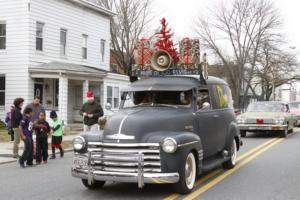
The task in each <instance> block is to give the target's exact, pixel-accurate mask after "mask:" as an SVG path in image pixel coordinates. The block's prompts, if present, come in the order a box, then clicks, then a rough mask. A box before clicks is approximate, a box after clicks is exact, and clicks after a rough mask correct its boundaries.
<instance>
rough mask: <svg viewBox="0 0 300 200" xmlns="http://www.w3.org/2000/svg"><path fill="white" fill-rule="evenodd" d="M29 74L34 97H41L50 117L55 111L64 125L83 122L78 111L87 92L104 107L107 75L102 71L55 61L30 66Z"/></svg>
mask: <svg viewBox="0 0 300 200" xmlns="http://www.w3.org/2000/svg"><path fill="white" fill-rule="evenodd" d="M29 71H30V76H31V78H32V79H33V85H34V89H33V96H35V95H37V96H40V97H41V103H42V104H43V105H44V107H45V109H46V114H47V117H49V114H50V111H51V110H56V111H57V112H58V116H60V118H61V119H63V120H64V122H65V124H76V123H82V120H83V119H82V117H81V116H80V115H79V110H80V108H81V106H82V104H83V103H84V102H85V95H86V92H87V91H88V90H90V91H93V92H94V96H95V101H96V102H98V103H99V104H101V105H102V106H103V104H104V95H103V93H104V83H103V79H104V77H105V76H106V72H105V71H103V70H100V69H96V68H91V67H87V66H82V65H75V64H69V63H58V62H52V63H48V64H42V65H39V66H36V67H31V68H30V69H29ZM48 119H49V118H48Z"/></svg>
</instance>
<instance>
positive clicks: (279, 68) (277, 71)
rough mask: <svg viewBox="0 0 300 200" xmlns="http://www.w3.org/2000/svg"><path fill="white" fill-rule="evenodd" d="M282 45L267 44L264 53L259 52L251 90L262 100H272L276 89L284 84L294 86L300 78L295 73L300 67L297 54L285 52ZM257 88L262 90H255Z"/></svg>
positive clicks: (263, 49) (279, 43)
mask: <svg viewBox="0 0 300 200" xmlns="http://www.w3.org/2000/svg"><path fill="white" fill-rule="evenodd" d="M281 44H282V42H281V41H272V42H271V43H265V45H264V46H263V48H262V49H261V50H262V51H261V52H259V56H258V60H257V65H256V67H255V69H254V77H256V80H255V81H253V82H252V84H250V89H251V91H252V93H253V94H254V95H255V96H257V97H258V99H260V100H270V98H271V95H272V93H273V95H274V90H275V88H277V87H279V86H281V85H284V84H292V83H293V82H295V81H296V80H299V78H300V76H299V75H297V74H296V73H295V71H296V69H297V68H298V67H299V63H298V61H297V58H296V54H294V53H292V52H290V51H288V50H283V49H282V48H280V47H281V46H282V45H281ZM256 86H258V87H260V88H261V89H260V90H255V87H256ZM257 91H260V93H258V92H257Z"/></svg>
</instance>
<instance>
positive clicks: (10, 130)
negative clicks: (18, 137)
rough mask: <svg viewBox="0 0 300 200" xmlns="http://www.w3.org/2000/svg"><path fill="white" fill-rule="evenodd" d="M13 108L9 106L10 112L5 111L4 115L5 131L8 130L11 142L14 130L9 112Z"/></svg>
mask: <svg viewBox="0 0 300 200" xmlns="http://www.w3.org/2000/svg"><path fill="white" fill-rule="evenodd" d="M13 109H14V106H11V110H10V112H7V113H6V117H5V123H6V127H7V131H8V135H10V141H11V142H13V141H14V130H13V127H12V117H11V112H12V110H13Z"/></svg>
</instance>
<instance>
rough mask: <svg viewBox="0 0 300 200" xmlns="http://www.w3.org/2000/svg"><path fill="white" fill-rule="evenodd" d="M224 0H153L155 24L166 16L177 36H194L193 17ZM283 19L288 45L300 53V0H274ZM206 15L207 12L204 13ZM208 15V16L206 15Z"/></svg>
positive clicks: (157, 24)
mask: <svg viewBox="0 0 300 200" xmlns="http://www.w3.org/2000/svg"><path fill="white" fill-rule="evenodd" d="M221 1H222V0H153V1H152V2H153V4H152V6H153V15H154V16H155V17H154V20H153V26H157V27H158V26H159V19H161V18H162V17H165V18H166V19H167V21H168V22H169V25H170V27H171V28H172V30H173V32H174V33H175V36H176V37H184V36H187V37H191V36H193V18H196V17H197V16H198V15H199V13H203V14H204V13H205V10H207V9H206V8H207V7H209V8H213V6H214V5H216V4H218V3H219V2H221ZM273 1H274V3H275V5H276V6H277V7H278V9H279V12H280V14H281V17H282V19H283V33H284V34H285V35H286V39H287V41H288V43H289V44H288V46H291V47H296V50H295V51H297V53H300V1H297V0H273ZM204 15H205V14H204ZM206 17H208V16H206Z"/></svg>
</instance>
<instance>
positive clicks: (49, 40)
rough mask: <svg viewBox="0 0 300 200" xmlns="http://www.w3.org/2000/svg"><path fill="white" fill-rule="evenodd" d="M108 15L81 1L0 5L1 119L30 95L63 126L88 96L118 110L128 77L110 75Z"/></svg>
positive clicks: (3, 1) (18, 0)
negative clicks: (90, 93) (17, 100)
mask: <svg viewBox="0 0 300 200" xmlns="http://www.w3.org/2000/svg"><path fill="white" fill-rule="evenodd" d="M112 15H114V13H112V12H111V11H109V10H106V9H104V8H102V7H99V6H97V5H95V4H92V3H90V2H88V1H85V0H13V1H8V0H0V118H3V117H4V115H5V112H6V111H8V110H9V108H10V105H12V103H13V100H14V99H15V98H16V97H23V98H24V99H25V104H27V103H29V102H31V101H32V99H33V97H34V96H35V95H38V96H40V97H41V100H42V103H43V105H44V106H45V108H46V110H47V111H50V110H52V109H55V110H57V111H58V114H59V115H60V116H61V118H62V119H63V120H64V121H65V123H66V124H68V123H69V124H72V123H74V122H80V121H82V118H81V117H80V116H79V114H78V111H79V108H80V107H81V105H82V103H83V102H84V101H85V94H86V92H87V91H88V90H92V91H93V92H94V93H95V99H96V100H97V101H98V102H99V103H101V105H102V106H103V107H104V105H105V104H106V103H107V102H110V103H111V104H112V106H113V108H115V109H117V107H118V105H119V98H120V90H121V88H122V87H125V86H127V85H128V82H129V81H128V77H126V76H123V75H119V74H114V73H110V72H108V71H109V58H110V55H109V54H110V51H109V49H110V22H109V17H110V16H112Z"/></svg>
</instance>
